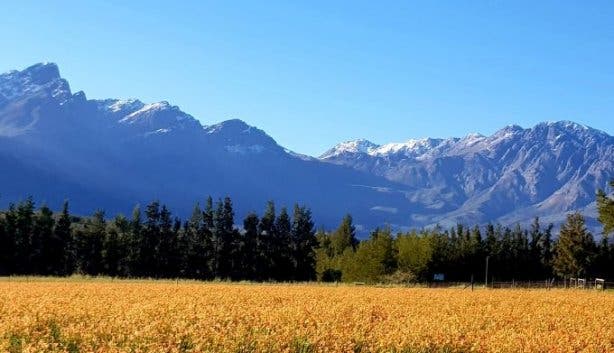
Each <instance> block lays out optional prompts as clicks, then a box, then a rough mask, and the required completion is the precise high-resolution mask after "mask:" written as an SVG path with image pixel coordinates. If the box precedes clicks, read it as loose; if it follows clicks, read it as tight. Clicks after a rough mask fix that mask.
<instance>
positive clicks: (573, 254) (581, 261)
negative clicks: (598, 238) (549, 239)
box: [553, 212, 595, 277]
mask: <svg viewBox="0 0 614 353" xmlns="http://www.w3.org/2000/svg"><path fill="white" fill-rule="evenodd" d="M594 252H595V242H594V240H593V236H592V234H591V233H589V232H588V231H587V230H586V226H585V223H584V217H583V216H582V214H580V213H579V212H575V213H572V214H569V215H567V221H566V222H565V224H563V225H562V226H561V233H560V235H559V240H558V242H557V245H556V252H555V256H554V260H553V266H554V270H555V272H556V273H557V274H558V275H559V276H568V277H579V276H584V275H586V271H587V269H588V268H589V266H590V264H591V261H592V258H593V256H594Z"/></svg>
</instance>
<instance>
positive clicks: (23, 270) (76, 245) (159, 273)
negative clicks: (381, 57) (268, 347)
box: [0, 198, 317, 281]
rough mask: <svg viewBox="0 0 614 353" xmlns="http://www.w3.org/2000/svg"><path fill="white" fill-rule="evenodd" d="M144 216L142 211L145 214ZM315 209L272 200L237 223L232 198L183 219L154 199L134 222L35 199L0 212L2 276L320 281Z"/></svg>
mask: <svg viewBox="0 0 614 353" xmlns="http://www.w3.org/2000/svg"><path fill="white" fill-rule="evenodd" d="M142 213H144V214H142ZM316 245H317V244H316V238H315V235H314V225H313V221H312V219H311V212H310V210H309V209H307V208H305V207H301V206H298V205H296V206H295V207H294V209H293V212H292V215H290V214H289V213H288V211H287V209H286V208H282V209H281V211H280V212H279V214H276V212H275V205H274V204H273V203H272V202H270V203H269V204H268V205H267V208H266V210H265V212H264V214H263V215H262V217H259V216H258V215H257V214H255V213H250V214H248V215H247V217H246V218H245V219H244V221H243V229H242V230H241V231H239V229H237V227H236V226H235V221H234V212H233V208H232V202H231V200H230V198H225V199H224V200H219V201H218V202H217V203H216V204H215V205H214V204H213V201H212V199H211V198H208V199H207V201H206V204H205V207H204V209H201V207H200V206H199V205H196V206H195V207H194V211H193V212H192V215H191V217H190V218H189V219H188V220H187V221H185V222H182V221H181V220H180V219H179V218H176V217H173V216H172V214H171V212H170V211H169V209H168V208H167V207H166V206H164V205H161V204H160V203H159V202H157V201H154V202H152V203H150V204H149V205H147V207H146V208H145V210H144V212H142V211H141V209H140V207H138V206H137V207H136V208H135V209H134V212H133V214H132V217H131V218H130V219H128V218H126V217H124V216H122V215H118V216H117V217H115V218H114V219H113V220H111V221H107V219H106V218H105V214H104V212H102V211H97V212H96V213H94V214H93V215H92V216H91V217H88V218H83V219H82V218H79V217H74V216H71V215H70V214H69V211H68V203H65V204H64V207H63V210H62V212H61V213H60V214H59V215H54V214H53V212H52V211H51V210H50V209H49V208H48V207H46V206H42V207H40V208H39V209H38V211H36V210H35V205H34V202H33V201H32V199H28V200H26V201H24V202H21V203H19V204H17V205H10V207H9V209H8V210H7V211H6V212H4V214H3V215H2V216H0V274H3V275H7V274H18V275H25V274H39V275H58V276H64V275H70V274H73V273H82V274H88V275H108V276H120V277H153V278H176V277H182V278H194V279H213V278H220V279H232V280H256V281H264V280H275V281H307V280H313V279H315V253H314V249H315V247H316Z"/></svg>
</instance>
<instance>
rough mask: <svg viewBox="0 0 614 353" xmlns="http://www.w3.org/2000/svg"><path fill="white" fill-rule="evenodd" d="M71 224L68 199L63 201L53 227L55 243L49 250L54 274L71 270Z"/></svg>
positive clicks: (70, 271) (61, 274)
mask: <svg viewBox="0 0 614 353" xmlns="http://www.w3.org/2000/svg"><path fill="white" fill-rule="evenodd" d="M71 225H72V221H71V219H70V213H69V211H68V201H64V204H63V205H62V213H60V217H59V218H58V221H57V223H56V224H55V228H54V229H53V234H54V239H55V241H56V242H57V243H56V244H55V246H54V249H53V250H52V251H51V254H52V260H51V263H52V268H53V273H54V274H56V275H60V276H64V275H67V274H70V273H72V271H73V266H72V259H73V257H72V247H73V244H72V234H71Z"/></svg>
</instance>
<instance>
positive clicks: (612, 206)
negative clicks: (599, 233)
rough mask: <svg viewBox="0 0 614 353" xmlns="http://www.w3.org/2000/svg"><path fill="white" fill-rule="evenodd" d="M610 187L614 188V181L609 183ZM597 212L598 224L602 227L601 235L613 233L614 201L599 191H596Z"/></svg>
mask: <svg viewBox="0 0 614 353" xmlns="http://www.w3.org/2000/svg"><path fill="white" fill-rule="evenodd" d="M610 187H613V188H614V180H612V181H611V182H610ZM597 211H598V212H599V218H598V219H599V222H601V224H602V225H603V234H604V235H608V234H610V233H612V232H614V199H613V198H611V197H608V196H607V194H606V193H605V191H603V190H601V189H599V190H598V191H597Z"/></svg>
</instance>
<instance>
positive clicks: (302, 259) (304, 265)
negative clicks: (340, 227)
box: [291, 205, 317, 281]
mask: <svg viewBox="0 0 614 353" xmlns="http://www.w3.org/2000/svg"><path fill="white" fill-rule="evenodd" d="M313 227H314V224H313V220H312V219H311V210H309V209H308V208H307V207H305V206H299V205H294V212H293V214H292V231H291V236H292V243H293V244H294V251H293V262H294V264H295V268H294V276H293V277H294V280H296V281H311V280H314V279H316V263H315V248H316V246H317V239H316V236H315V231H314V228H313Z"/></svg>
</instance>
